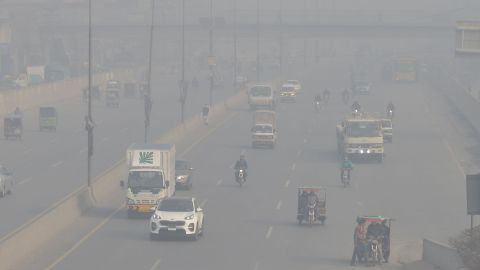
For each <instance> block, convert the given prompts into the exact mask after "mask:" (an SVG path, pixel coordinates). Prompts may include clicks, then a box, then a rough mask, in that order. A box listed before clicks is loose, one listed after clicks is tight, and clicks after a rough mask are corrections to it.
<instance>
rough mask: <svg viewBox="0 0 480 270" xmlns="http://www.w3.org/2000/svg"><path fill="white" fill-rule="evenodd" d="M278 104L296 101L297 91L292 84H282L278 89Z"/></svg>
mask: <svg viewBox="0 0 480 270" xmlns="http://www.w3.org/2000/svg"><path fill="white" fill-rule="evenodd" d="M279 99H280V102H284V103H286V102H296V101H297V90H296V88H295V85H293V84H287V83H286V84H283V85H282V87H280V97H279Z"/></svg>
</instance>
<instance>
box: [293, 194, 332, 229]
mask: <svg viewBox="0 0 480 270" xmlns="http://www.w3.org/2000/svg"><path fill="white" fill-rule="evenodd" d="M326 214H327V191H326V189H325V188H324V187H299V188H298V208H297V220H298V224H299V225H301V224H302V223H303V222H305V223H308V224H309V225H313V224H314V223H315V222H317V221H319V222H320V223H321V224H322V225H324V224H325V219H326V218H327V215H326Z"/></svg>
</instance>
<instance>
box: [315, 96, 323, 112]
mask: <svg viewBox="0 0 480 270" xmlns="http://www.w3.org/2000/svg"><path fill="white" fill-rule="evenodd" d="M321 104H322V96H320V95H316V96H315V98H314V99H313V105H314V106H315V110H316V111H318V110H320V106H321Z"/></svg>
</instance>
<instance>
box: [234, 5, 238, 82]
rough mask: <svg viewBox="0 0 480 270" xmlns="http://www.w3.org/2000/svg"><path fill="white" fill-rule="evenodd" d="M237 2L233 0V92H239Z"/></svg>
mask: <svg viewBox="0 0 480 270" xmlns="http://www.w3.org/2000/svg"><path fill="white" fill-rule="evenodd" d="M237 34H238V33H237V0H233V90H234V91H237V65H238V63H237Z"/></svg>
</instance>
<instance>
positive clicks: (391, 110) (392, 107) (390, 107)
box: [387, 101, 395, 118]
mask: <svg viewBox="0 0 480 270" xmlns="http://www.w3.org/2000/svg"><path fill="white" fill-rule="evenodd" d="M394 112H395V105H393V102H391V101H390V102H389V103H388V105H387V115H389V116H390V117H391V118H393V113H394Z"/></svg>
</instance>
